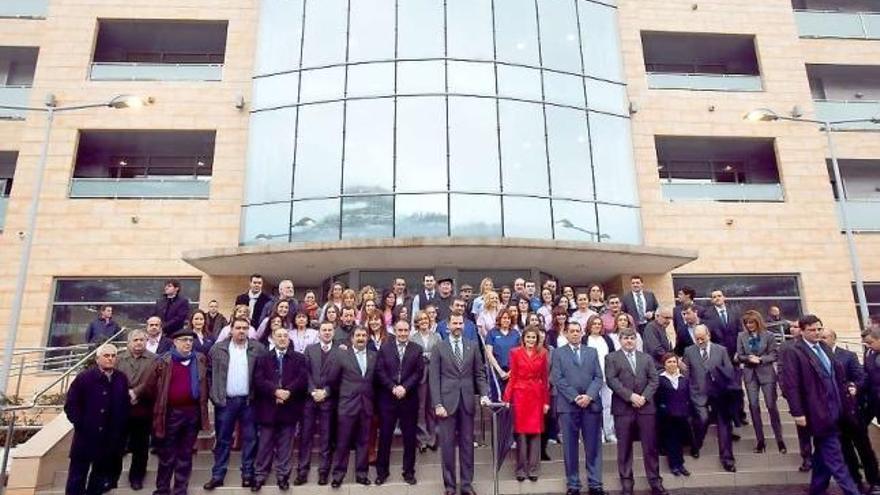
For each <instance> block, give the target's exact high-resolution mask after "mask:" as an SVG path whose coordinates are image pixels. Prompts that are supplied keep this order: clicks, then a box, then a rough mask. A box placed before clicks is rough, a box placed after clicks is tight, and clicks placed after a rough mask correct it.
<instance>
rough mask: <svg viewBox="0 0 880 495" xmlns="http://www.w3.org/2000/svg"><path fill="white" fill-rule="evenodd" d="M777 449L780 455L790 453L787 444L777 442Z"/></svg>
mask: <svg viewBox="0 0 880 495" xmlns="http://www.w3.org/2000/svg"><path fill="white" fill-rule="evenodd" d="M776 447H777V448H778V449H779V453H780V454H787V453H788V449H787V448H786V447H785V442H776Z"/></svg>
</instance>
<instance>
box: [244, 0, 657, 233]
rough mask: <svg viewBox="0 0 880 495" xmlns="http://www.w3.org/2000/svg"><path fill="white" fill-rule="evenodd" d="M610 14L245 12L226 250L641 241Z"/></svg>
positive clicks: (576, 9)
mask: <svg viewBox="0 0 880 495" xmlns="http://www.w3.org/2000/svg"><path fill="white" fill-rule="evenodd" d="M622 81H623V74H622V63H621V54H620V46H619V37H618V32H617V9H616V7H615V5H614V4H613V2H609V1H604V2H599V1H592V0H263V1H262V7H261V13H260V28H259V41H258V52H257V56H256V70H255V75H254V102H253V106H252V109H251V123H250V141H249V156H248V168H247V185H246V193H245V203H244V205H243V215H242V224H243V225H242V229H241V239H240V241H241V243H242V244H252V243H260V242H299V241H330V240H339V239H348V238H358V237H370V238H387V237H445V236H490V237H500V236H504V237H526V238H541V239H569V240H582V241H593V242H616V243H631V244H638V243H641V225H640V215H639V210H638V198H637V190H636V179H635V171H634V166H633V158H632V140H631V136H630V122H629V114H628V111H627V100H626V91H625V86H624V84H623V82H622Z"/></svg>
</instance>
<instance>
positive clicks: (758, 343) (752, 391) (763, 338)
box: [734, 310, 788, 454]
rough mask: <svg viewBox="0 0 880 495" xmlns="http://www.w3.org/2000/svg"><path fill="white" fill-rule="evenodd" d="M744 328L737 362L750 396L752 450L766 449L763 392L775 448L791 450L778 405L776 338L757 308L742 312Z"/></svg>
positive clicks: (762, 450) (738, 342) (738, 345)
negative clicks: (753, 430)
mask: <svg viewBox="0 0 880 495" xmlns="http://www.w3.org/2000/svg"><path fill="white" fill-rule="evenodd" d="M742 327H743V328H744V329H745V330H743V331H742V332H740V333H739V335H737V339H736V354H735V355H734V362H735V363H737V364H741V365H742V366H743V368H742V370H743V371H742V375H743V383H745V386H746V393H747V394H748V397H749V413H750V414H751V416H752V425H754V427H755V438H756V439H757V444H756V445H755V448H754V451H753V452H755V453H756V454H759V453H763V452H764V451H765V450H766V447H765V444H764V423H763V420H762V419H761V405H760V402H759V400H758V394H759V392H760V393H762V394H763V395H764V404H765V406H766V407H767V413H768V415H769V416H770V426H771V427H772V428H773V436H775V437H776V447H777V448H778V449H779V452H780V453H783V454H784V453H786V452H787V451H788V449H787V448H786V446H785V441H783V439H782V421H781V419H780V417H779V408H778V407H777V406H776V401H777V397H776V382H777V381H778V380H779V379H778V376H777V374H776V368H774V363H776V359H777V344H776V337H775V336H774V335H773V334H772V333H770V332H768V331H767V328H766V326H765V325H764V317H763V316H761V313H759V312H757V311H753V310H750V311H746V312H745V313H744V314H743V316H742Z"/></svg>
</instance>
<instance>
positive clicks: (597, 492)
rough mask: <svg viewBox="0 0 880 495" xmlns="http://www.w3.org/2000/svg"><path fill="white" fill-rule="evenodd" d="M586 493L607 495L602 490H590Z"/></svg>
mask: <svg viewBox="0 0 880 495" xmlns="http://www.w3.org/2000/svg"><path fill="white" fill-rule="evenodd" d="M587 493H589V495H608V492H606V491H605V490H604V489H602V488H590V491H589V492H587Z"/></svg>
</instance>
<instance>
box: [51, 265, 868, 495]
mask: <svg viewBox="0 0 880 495" xmlns="http://www.w3.org/2000/svg"><path fill="white" fill-rule="evenodd" d="M630 282H631V287H630V290H629V291H627V293H626V294H625V295H623V296H617V295H613V294H611V295H608V296H606V295H605V293H604V290H603V289H602V287H601V286H599V285H597V284H594V285H592V286H589V287H588V288H587V289H586V290H585V291H584V292H582V293H575V290H574V289H572V288H571V287H562V288H558V287H557V284H556V281H554V280H547V281H546V282H545V283H544V284H543V285H542V286H541V288H540V290H538V288H537V285H536V284H535V283H534V282H532V281H527V280H524V279H517V280H515V281H514V282H513V284H512V287H507V286H504V287H501V288H500V289H496V287H495V285H494V283H493V281H492V280H491V279H488V278H487V279H484V280H483V281H482V283H481V284H480V287H479V295H478V296H477V297H473V296H474V293H473V288H472V287H471V286H469V285H466V284H465V285H462V286H460V287H459V288H458V293H457V294H455V293H454V284H453V281H452V280H451V279H440V280H436V279H435V277H434V276H433V275H432V274H426V275H425V276H424V279H423V287H422V288H421V289H420V290H419V291H418V292H417V293H416V294H412V295H411V294H409V293H408V292H407V290H406V282H405V281H404V279H402V278H397V279H395V280H394V281H393V282H392V283H391V286H390V287H389V288H388V289H386V290H383V291H379V290H376V289H374V288H372V287H364V288H361V289H360V290H359V291H355V290H353V289H350V288H345V287H344V286H343V285H342V284H339V283H335V284H333V285H332V286H331V288H330V290H329V292H328V294H327V298H326V302H325V303H324V304H319V303H318V301H317V297H316V294H315V293H314V292H311V291H309V292H306V293H305V294H304V295H303V301H302V302H300V301H298V300H297V299H296V298H295V297H294V289H293V283H292V282H291V281H289V280H284V281H282V282H281V283H280V284H279V288H278V289H279V290H278V294H277V295H276V296H274V297H270V296H269V295H267V294H265V293H264V292H263V279H262V277H261V276H260V275H253V276H252V277H251V279H250V287H249V290H248V291H247V292H245V293H243V294H241V295H239V296H238V297H237V298H236V301H235V302H236V305H235V308H234V310H233V314H232V316H231V318H230V320H231V321H227V320H226V319H225V318H224V316H223V315H221V314H220V313H219V311H218V306H219V305H218V303H217V301H210V303H209V305H208V311H202V310H199V309H197V310H194V311H192V312H189V310H188V307H189V302H188V301H186V300H185V298H182V296H180V294H179V290H180V284H179V283H178V282H177V281H174V280H170V281H168V283H167V284H166V286H165V294H164V297H163V298H162V299H160V301H159V302H158V303H157V305H156V308H155V311H154V312H155V313H156V314H155V315H154V316H152V317H151V318H149V319H148V321H147V325H146V329H145V330H132V331H129V332H128V335H127V338H128V345H127V349H126V350H125V351H124V352H120V353H119V354H118V355H117V348H116V347H115V346H114V345H110V344H103V345H100V346H99V347H98V348H97V351H96V366H95V367H93V368H90V369H88V370H86V371H84V372H83V373H81V374H80V375H79V376H78V377H77V378H76V379H75V380H74V382H73V384H72V385H71V387H70V390H69V392H68V399H67V403H66V405H65V411H66V413H67V416H68V418H69V419H70V420H71V422H72V423H73V425H74V432H75V433H74V441H73V445H72V448H71V466H70V471H69V476H68V481H67V493H68V494H81V493H89V494H100V493H103V492H105V491H107V490H109V489H112V488H115V487H116V485H117V482H118V479H119V477H120V476H121V473H122V461H121V459H122V458H123V456H124V453H125V452H126V451H129V452H131V454H132V458H131V467H130V469H129V472H128V477H129V483H130V486H131V487H132V488H133V489H135V490H139V489H142V488H143V486H144V482H145V479H144V478H145V473H146V465H147V460H148V457H149V449H150V445H151V444H152V445H154V446H155V448H156V453H157V454H158V458H159V464H158V473H157V477H156V490H155V492H154V493H155V494H157V495H165V494H169V493H175V494H184V493H186V491H187V487H188V486H189V478H190V474H191V471H192V459H193V452H194V451H193V447H194V445H195V442H196V439H197V435H198V432H199V431H200V430H203V431H210V429H211V425H210V416H209V409H208V405H209V403H211V404H213V408H214V420H215V423H216V426H215V428H214V432H215V445H214V465H213V468H212V470H211V477H210V479H209V480H208V482H207V483H205V484H204V489H205V490H213V489H215V488H217V487H220V486H223V485H224V483H225V482H226V479H225V478H226V472H227V468H228V464H229V459H230V452H231V450H232V444H233V439H234V438H236V439H237V440H238V441H239V442H240V445H241V485H242V486H244V487H250V489H251V490H252V491H254V492H257V491H260V490H261V488H262V487H263V486H264V485H265V484H266V483H268V482H269V481H270V480H269V478H270V475H271V474H272V471H273V467H274V474H275V482H276V483H277V486H278V487H279V488H280V489H281V490H287V489H289V487H290V485H291V484H293V485H301V484H305V483H307V482H308V479H309V474H310V470H311V463H312V460H313V456H314V457H315V461H316V464H318V466H317V475H318V479H317V481H318V484H321V485H326V484H330V485H331V486H332V487H334V488H335V487H339V486H341V484H342V483H343V480H344V478H345V476H346V473H347V471H348V463H349V457H350V454H351V451H352V450H354V453H355V470H354V472H355V482H357V483H359V484H362V485H370V484H373V483H375V484H377V485H382V484H384V483H386V482H387V481H388V480H389V478H390V476H391V472H390V469H391V466H390V464H391V463H390V454H391V445H392V441H393V438H394V436H395V430H399V433H400V436H401V439H402V444H403V460H402V466H401V467H402V472H401V475H402V479H403V481H404V482H406V483H408V484H416V483H417V481H416V468H415V460H416V457H417V454H416V453H417V451H421V452H424V451H426V450H428V449H431V450H436V449H438V448H439V449H440V451H441V460H442V477H443V485H444V487H445V492H446V495H454V494H456V493H457V492H458V491H460V493H461V495H471V494H473V485H472V482H473V474H474V417H475V414H476V412H477V410H478V408H477V400H476V398H477V397H479V402H480V403H481V404H482V405H489V404H490V403H492V402H498V401H502V402H505V403H507V404H509V405H510V407H512V412H513V430H514V433H515V439H516V445H517V449H516V450H517V455H516V479H517V480H518V481H525V480H526V479H529V480H531V481H536V480H537V479H538V477H539V476H540V462H541V460H542V459H543V460H548V459H549V455H548V452H547V445H548V443H550V442H561V443H562V447H563V449H562V450H563V457H564V464H565V475H566V488H567V494H568V495H578V494H579V493H580V491H581V490H582V488H583V487H582V483H581V476H580V468H579V466H580V463H579V451H580V449H581V448H582V449H583V451H584V455H585V461H586V462H585V465H586V471H587V473H586V474H587V477H586V479H587V490H588V492H589V494H590V495H601V494H603V493H605V490H604V487H603V480H602V456H601V450H602V444H603V443H613V444H616V446H617V465H618V472H619V477H620V483H621V487H622V491H623V493H624V494H631V493H632V491H633V485H634V477H633V469H632V459H633V444H634V442H635V441H636V440H639V441H640V443H641V446H642V457H643V460H644V469H645V473H646V476H647V479H648V483H649V485H650V488H651V491H652V494H654V495H660V494H664V493H666V490H665V488H664V487H663V482H662V478H661V476H660V472H659V455H660V454H661V452H662V453H663V454H665V455H666V457H667V460H668V463H669V468H670V470H671V472H672V474H674V475H675V476H689V475H690V471H689V470H688V469H687V467H686V465H685V459H684V450H685V448H686V447H689V449H690V452H689V453H690V455H691V456H692V457H694V458H698V457H699V456H700V450H701V448H702V446H703V443H704V439H705V437H706V433H707V430H708V426H709V425H710V424H711V423H714V424H716V432H717V441H718V447H719V449H718V450H719V459H720V463H721V466H722V467H723V468H724V469H725V470H727V471H731V472H734V471H736V461H735V458H734V454H733V448H732V442H733V441H735V440H738V439H739V438H738V435H737V434H736V433H735V428H736V427H740V426H743V425H745V424H747V417H746V413H745V409H746V407H748V410H749V412H750V416H751V421H752V423H753V425H754V429H755V434H756V443H755V446H754V452H756V453H762V452H765V450H766V441H765V438H764V429H763V424H762V417H761V410H760V400H759V397H760V396H763V398H764V407H765V408H766V409H767V411H768V415H769V418H770V423H771V427H772V431H773V433H774V436H775V439H776V447H777V450H778V451H779V452H781V453H786V452H787V446H786V445H785V442H784V440H783V432H782V426H781V419H780V413H779V410H778V407H777V385H778V386H779V388H780V389H781V391H782V393H783V396H784V397H785V398H786V399H787V400H788V403H789V410H790V413H791V415H792V416H793V418H794V422H795V424H796V425H797V427H798V438H799V440H800V441H799V444H800V452H801V455H802V456H803V458H804V461H803V464H802V465H801V470H802V471H809V470H811V469H812V471H813V477H812V481H811V491H810V493H811V494H819V493H824V490H825V489H826V488H827V486H828V484H829V480H830V479H831V478H832V477H834V478H835V479H836V481H837V483H838V484H839V486H840V487H841V488H842V489H843V490H844V492H845V493H846V495H855V494H856V493H860V489H863V490H872V493H875V494H876V493H880V488H878V487H880V480H878V474H877V462H876V458H875V456H874V452H873V450H872V448H871V445H870V442H869V441H868V437H867V432H866V428H867V423H868V421H870V419H872V418H873V417H875V416H876V415H877V413H878V409H880V329H871V330H869V331H867V332H866V333H865V335H864V340H865V343H866V345H867V348H868V351H867V352H866V354H865V356H864V358H865V359H864V361H865V365H864V368H862V365H861V364H859V360H858V358H857V357H856V355H855V354H853V353H851V352H850V351H847V350H845V349H843V348H841V347H839V346H837V345H836V336H835V335H834V332H833V331H831V330H830V329H823V328H822V324H821V321H819V319H818V318H816V317H815V316H812V315H804V316H802V317H801V318H800V319H799V320H798V321H796V322H788V321H785V322H784V325H780V324H779V322H780V321H783V320H782V319H781V317H780V316H779V311H778V308H771V311H770V313H771V315H770V316H769V317H768V319H767V321H765V319H764V318H763V317H762V315H761V314H760V313H758V312H757V311H747V312H745V313H743V314H740V313H739V312H738V311H737V310H736V309H735V308H733V307H731V306H728V305H727V304H726V301H725V297H724V294H723V293H722V292H721V291H720V290H716V291H713V292H712V293H711V306H710V305H707V306H706V307H703V306H700V305H698V304H697V303H696V302H695V301H694V298H695V292H694V291H693V290H692V289H690V288H687V287H683V288H682V289H681V290H680V291H679V293H678V302H677V304H676V305H675V306H674V307H673V306H668V305H661V304H659V303H658V300H657V298H656V297H655V295H654V294H653V293H652V292H650V291H648V290H647V289H645V288H644V287H643V280H642V278H641V277H639V276H633V277H632V278H631V281H630ZM180 308H187V315H186V317H185V318H184V320H183V321H180V317H179V316H180V312H181V309H180ZM774 309H775V311H774ZM111 320H112V308H107V307H105V308H101V316H100V318H99V320H97V321H96V322H95V323H93V324H92V325H91V326H90V327H89V334H90V335H91V336H94V335H97V336H98V337H97V338H94V340H93V341H98V342H100V336H101V335H104V336H108V334H110V333H111V331H112V325H111ZM169 321H172V324H171V325H170V327H169V323H168V322H169ZM768 326H769V327H770V328H773V329H780V330H781V329H783V328H785V330H786V332H781V331H780V332H779V333H776V332H773V331H770V330H768ZM108 328H110V329H109V330H108ZM783 340H784V343H783V344H782V345H781V346H780V341H783ZM746 396H747V397H748V400H747V401H746V400H745V397H746ZM236 432H237V434H236ZM560 433H561V435H560ZM456 453H457V454H458V456H457V459H458V460H457V462H456ZM371 464H373V465H375V476H374V477H373V478H371V477H370V476H369V467H370V465H371ZM456 468H457V469H456ZM862 471H864V480H865V481H866V483H863V482H862V479H863V478H862V476H861V472H862ZM172 485H173V486H172ZM858 485H862V486H861V487H860V486H858Z"/></svg>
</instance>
